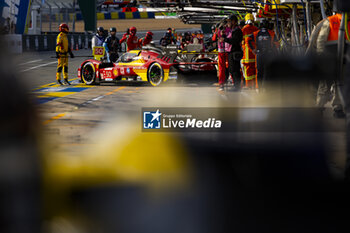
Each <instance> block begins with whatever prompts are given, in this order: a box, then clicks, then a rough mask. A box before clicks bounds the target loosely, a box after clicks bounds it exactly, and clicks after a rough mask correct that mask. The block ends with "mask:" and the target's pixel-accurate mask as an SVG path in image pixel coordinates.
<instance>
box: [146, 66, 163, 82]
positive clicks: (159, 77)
mask: <svg viewBox="0 0 350 233" xmlns="http://www.w3.org/2000/svg"><path fill="white" fill-rule="evenodd" d="M147 78H148V82H149V83H150V84H152V86H155V87H156V86H159V85H160V84H161V83H162V81H163V79H164V70H163V68H162V66H161V65H160V64H159V63H157V62H155V63H153V64H151V65H150V66H149V68H148V71H147Z"/></svg>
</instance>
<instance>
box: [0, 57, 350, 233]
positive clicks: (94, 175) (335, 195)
mask: <svg viewBox="0 0 350 233" xmlns="http://www.w3.org/2000/svg"><path fill="white" fill-rule="evenodd" d="M305 59H306V58H305ZM295 61H297V62H295ZM315 61H318V60H293V59H286V58H285V59H279V60H277V61H276V63H272V65H273V67H278V68H274V69H271V68H270V69H268V70H269V71H270V72H271V73H270V74H269V75H268V77H269V78H270V79H272V80H273V81H274V84H273V85H272V87H270V86H269V85H267V92H268V93H271V95H272V98H273V95H274V94H273V93H275V92H276V93H277V92H278V93H279V95H278V96H279V97H280V98H282V100H283V101H282V103H285V104H286V106H287V105H288V106H289V105H294V106H298V104H300V103H301V102H300V101H303V99H302V98H301V96H300V95H298V94H299V93H298V90H301V89H304V88H305V87H306V86H308V85H309V84H310V82H311V83H312V82H313V81H317V79H318V78H320V76H322V77H326V76H327V75H328V73H327V72H328V71H327V69H324V70H322V69H321V70H320V69H319V68H320V67H319V66H320V64H321V66H322V63H319V62H315ZM0 64H2V66H1V67H0V73H1V76H2V77H1V79H0V83H1V84H0V89H1V91H0V95H1V98H0V106H1V108H2V112H3V114H2V115H1V117H0V118H1V121H0V124H1V130H0V138H1V142H0V159H1V162H0V166H1V169H0V172H1V175H0V206H1V209H0V211H1V212H0V232H3V233H7V232H9V233H10V232H11V233H12V232H13V233H17V232H21V233H27V232H28V233H31V232H33V233H34V232H35V233H37V232H55V233H56V232H67V233H71V232H72V233H73V232H87V233H90V232H91V233H95V232H106V233H110V232H111V233H112V232H113V233H114V232H120V233H141V232H143V233H148V232H149V233H158V232H159V233H163V232H167V233H172V232H174V233H175V232H176V233H177V232H181V233H187V232H188V233H197V232H198V233H205V232H208V233H211V232H216V233H221V232H222V233H224V232H225V233H226V232H266V233H272V232H276V233H277V232H278V233H280V232H300V233H301V232H305V233H306V232H308V233H310V232H315V233H316V232H317V233H319V232H332V233H334V232H349V230H350V228H349V217H350V216H349V213H348V212H349V209H350V203H349V197H350V190H349V186H348V184H347V183H345V182H343V181H342V180H335V179H334V178H333V177H332V176H331V173H330V169H329V165H328V160H327V152H326V151H327V149H328V146H329V138H328V136H326V134H324V133H322V132H323V131H322V130H321V131H320V132H304V131H302V132H300V131H299V132H291V131H288V132H283V131H282V132H259V133H256V132H244V133H225V132H215V133H187V134H181V133H180V134H166V133H164V134H163V133H159V134H157V133H142V132H141V130H140V129H139V128H137V129H136V131H135V133H134V134H131V135H132V136H130V137H129V138H128V143H126V144H118V140H117V139H115V141H114V143H113V140H112V141H111V143H110V144H109V145H108V144H107V146H106V147H101V148H102V149H101V148H99V149H95V151H94V150H92V152H91V155H84V154H82V156H81V158H78V159H76V158H75V160H74V161H72V160H71V159H66V160H65V159H64V158H65V157H69V156H63V157H60V158H61V159H56V160H51V159H52V158H53V157H54V156H53V155H51V153H53V152H52V151H47V150H41V148H42V147H44V145H45V137H43V136H42V135H41V130H40V127H39V126H38V125H39V124H38V122H39V119H38V116H37V115H36V113H35V106H34V105H33V104H32V102H31V101H30V99H29V98H28V96H26V95H25V94H24V93H26V90H25V88H22V87H21V85H20V84H17V81H16V80H17V79H16V77H15V76H14V74H13V72H11V70H9V69H8V66H6V67H5V65H4V64H5V62H4V60H2V62H1V63H0ZM323 64H324V63H323ZM299 88H301V89H299ZM283 90H286V91H283ZM310 93H311V92H310ZM311 96H312V94H311ZM284 100H285V101H284ZM305 101H311V100H310V99H308V100H305ZM283 119H284V120H285V123H286V124H288V122H291V121H300V124H303V123H304V122H313V127H315V125H316V126H317V124H319V125H318V126H319V128H320V129H321V128H323V127H325V125H323V123H322V121H319V120H320V119H317V118H316V119H315V115H313V114H311V115H310V114H309V112H308V111H306V112H305V113H304V114H301V113H300V112H298V115H293V113H291V114H290V115H289V116H283ZM271 121H272V122H271ZM294 123H295V122H294ZM121 124H124V122H122V123H119V125H114V127H112V128H111V130H112V131H113V130H114V131H118V130H121V128H122V127H120V128H119V126H121ZM132 124H136V125H139V122H136V123H135V122H133V123H132ZM266 124H267V125H269V124H271V125H273V119H269V121H267V122H266ZM125 125H128V123H127V122H126V123H125ZM128 130H130V131H131V130H133V127H130V128H129V129H128ZM325 131H327V130H325ZM125 135H126V134H125ZM43 144H44V145H43ZM48 161H49V162H48ZM70 163H72V164H70ZM55 169H57V170H55Z"/></svg>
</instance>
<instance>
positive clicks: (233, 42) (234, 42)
mask: <svg viewBox="0 0 350 233" xmlns="http://www.w3.org/2000/svg"><path fill="white" fill-rule="evenodd" d="M227 29H228V30H227V31H226V37H221V38H220V39H219V42H225V43H226V44H228V45H229V46H226V52H228V55H227V56H228V68H229V73H230V74H231V76H232V79H233V82H234V90H235V91H239V90H240V89H241V72H240V68H241V66H240V64H241V59H242V57H243V51H242V47H241V44H242V40H243V34H242V30H241V29H240V28H239V27H238V19H237V17H236V16H235V15H231V16H230V18H229V19H228V20H227Z"/></svg>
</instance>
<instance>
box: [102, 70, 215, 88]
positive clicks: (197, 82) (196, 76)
mask: <svg viewBox="0 0 350 233" xmlns="http://www.w3.org/2000/svg"><path fill="white" fill-rule="evenodd" d="M217 82H218V79H217V77H216V72H208V73H203V72H191V73H186V74H183V73H180V74H179V76H178V79H177V80H169V81H167V82H165V83H162V84H161V85H160V86H161V87H166V86H180V87H181V86H184V87H186V86H203V87H208V86H213V85H214V84H215V83H217ZM100 85H101V86H131V87H147V86H148V87H152V85H151V84H149V83H147V82H137V81H118V82H117V83H115V82H111V83H101V84H100Z"/></svg>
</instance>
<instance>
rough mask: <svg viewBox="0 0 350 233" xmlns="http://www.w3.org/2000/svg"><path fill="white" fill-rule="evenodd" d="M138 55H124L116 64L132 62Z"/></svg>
mask: <svg viewBox="0 0 350 233" xmlns="http://www.w3.org/2000/svg"><path fill="white" fill-rule="evenodd" d="M137 56H138V55H137V54H136V53H124V54H123V55H122V56H121V57H120V58H119V59H118V61H117V62H123V63H127V62H132V61H133V60H135V58H136V57H137Z"/></svg>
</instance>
